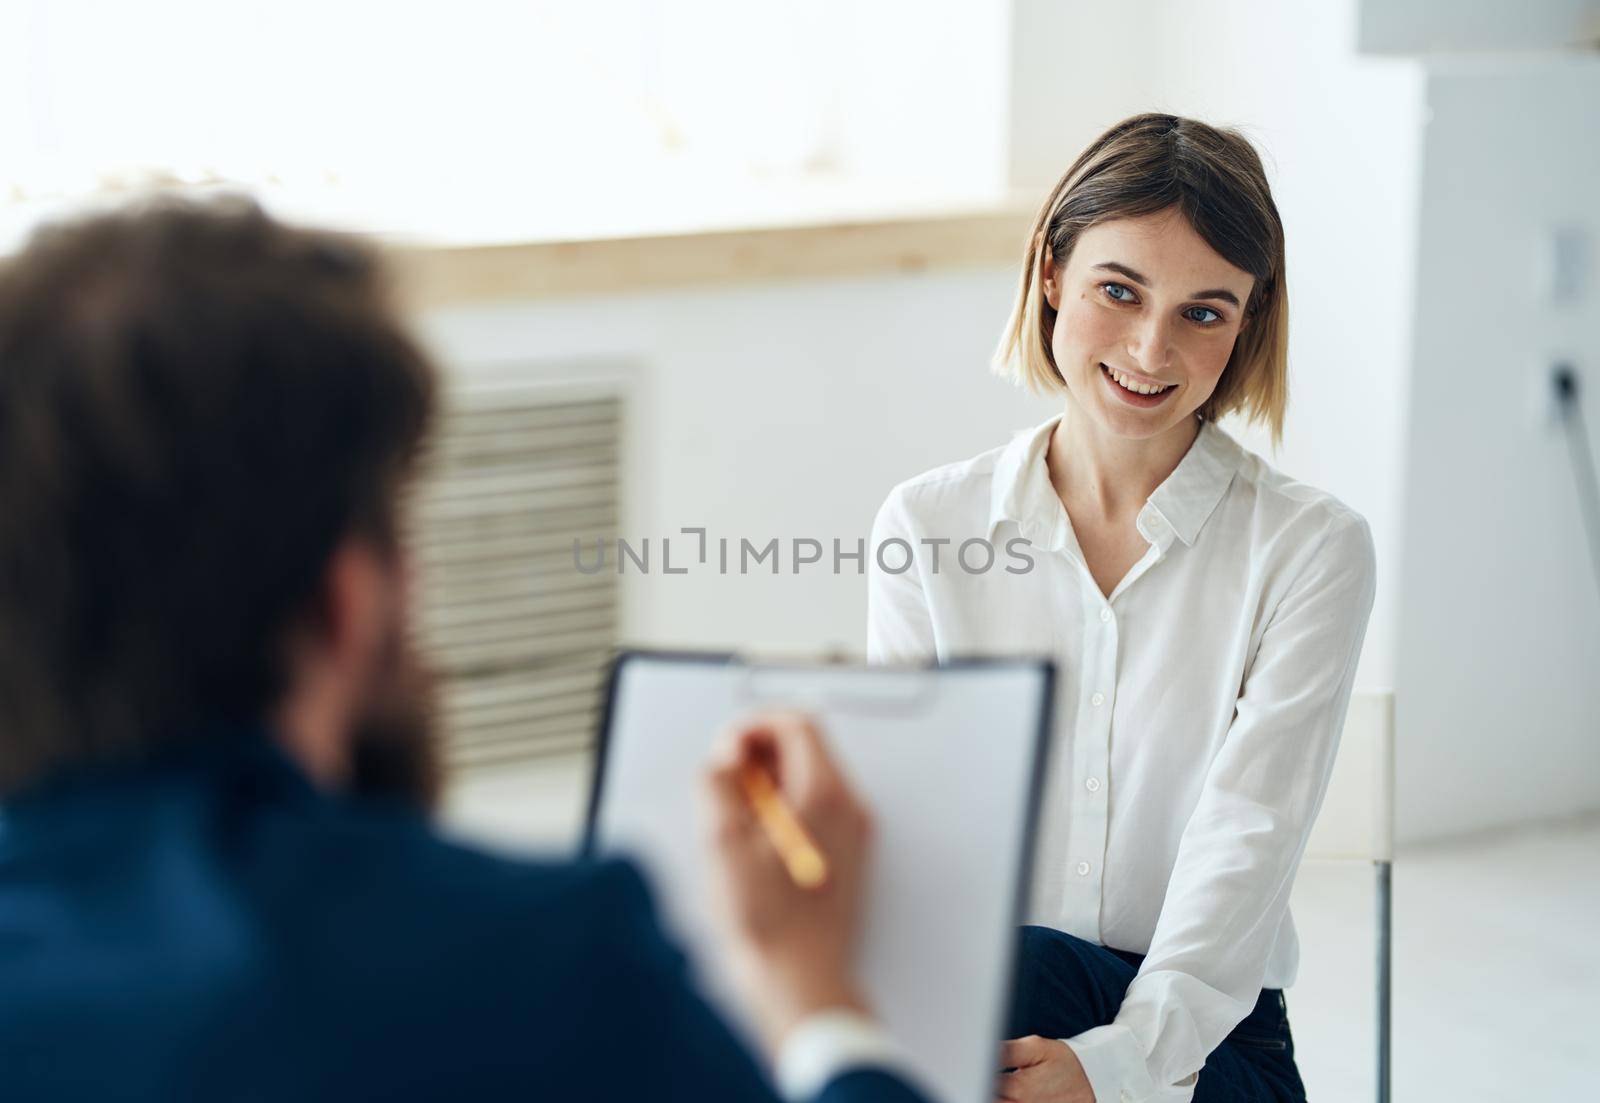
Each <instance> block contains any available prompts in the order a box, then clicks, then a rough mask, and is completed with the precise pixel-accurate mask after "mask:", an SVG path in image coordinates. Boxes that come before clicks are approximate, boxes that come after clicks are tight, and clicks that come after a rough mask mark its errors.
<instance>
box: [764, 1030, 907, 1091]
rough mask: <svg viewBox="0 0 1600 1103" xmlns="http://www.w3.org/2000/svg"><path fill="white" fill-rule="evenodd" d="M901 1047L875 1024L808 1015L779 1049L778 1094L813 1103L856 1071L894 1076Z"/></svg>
mask: <svg viewBox="0 0 1600 1103" xmlns="http://www.w3.org/2000/svg"><path fill="white" fill-rule="evenodd" d="M906 1064H907V1062H906V1059H905V1056H904V1054H903V1053H902V1052H901V1050H900V1048H899V1047H898V1046H896V1045H895V1044H894V1041H893V1040H892V1039H890V1037H889V1035H888V1033H887V1032H886V1031H885V1030H884V1029H883V1027H882V1025H881V1024H879V1023H878V1021H877V1020H875V1019H872V1018H870V1017H868V1016H866V1015H863V1014H861V1013H860V1012H859V1011H849V1010H846V1009H844V1008H835V1009H831V1010H827V1011H818V1012H815V1013H814V1014H811V1015H807V1016H806V1017H805V1018H804V1019H802V1020H800V1023H799V1024H798V1025H797V1026H795V1027H794V1028H793V1029H792V1030H790V1031H789V1034H788V1037H786V1038H784V1040H783V1044H782V1045H781V1046H779V1048H778V1062H777V1067H776V1068H775V1069H774V1070H773V1071H774V1075H775V1078H776V1080H777V1086H778V1093H779V1094H780V1095H782V1096H783V1097H784V1098H785V1099H787V1100H789V1101H790V1103H801V1101H802V1100H808V1099H814V1098H816V1096H818V1095H820V1094H821V1092H822V1089H823V1088H825V1087H827V1086H828V1085H829V1084H830V1083H831V1082H832V1081H833V1080H834V1079H835V1078H837V1077H839V1076H842V1075H843V1074H844V1073H847V1072H853V1071H855V1070H857V1069H881V1070H883V1071H885V1072H895V1073H899V1072H901V1070H903V1069H904V1068H905V1067H906Z"/></svg>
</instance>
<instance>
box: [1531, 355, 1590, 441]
mask: <svg viewBox="0 0 1600 1103" xmlns="http://www.w3.org/2000/svg"><path fill="white" fill-rule="evenodd" d="M1563 373H1565V379H1566V385H1568V386H1570V388H1571V390H1570V400H1571V401H1574V402H1575V401H1577V395H1578V393H1579V390H1580V388H1581V385H1582V378H1581V376H1580V374H1579V372H1578V366H1577V362H1576V361H1575V360H1573V359H1572V358H1571V357H1569V356H1549V357H1546V358H1544V359H1543V360H1540V361H1539V362H1538V363H1537V364H1536V365H1535V366H1534V369H1533V372H1532V375H1533V385H1532V386H1531V387H1530V388H1529V393H1530V399H1531V401H1530V407H1531V412H1532V415H1533V422H1534V424H1535V426H1537V427H1538V428H1540V429H1555V428H1559V427H1560V426H1561V423H1562V421H1563V420H1564V419H1565V418H1566V417H1567V415H1568V412H1569V411H1568V407H1569V403H1568V400H1567V397H1568V396H1566V395H1564V394H1563V383H1562V382H1561V379H1562V375H1563Z"/></svg>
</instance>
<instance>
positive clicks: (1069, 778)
mask: <svg viewBox="0 0 1600 1103" xmlns="http://www.w3.org/2000/svg"><path fill="white" fill-rule="evenodd" d="M1055 427H1056V419H1052V420H1051V421H1049V422H1046V423H1045V424H1043V425H1040V426H1039V427H1038V428H1036V429H1033V430H1028V431H1025V432H1022V433H1019V434H1018V435H1017V436H1016V438H1015V439H1013V440H1012V442H1011V443H1010V444H1008V445H1006V446H1004V447H1002V448H997V449H994V450H993V451H990V452H985V453H984V454H983V455H980V456H978V457H976V458H974V459H971V460H967V461H964V462H961V463H955V464H950V465H948V466H945V467H941V468H937V469H935V470H933V471H930V472H928V473H926V474H924V475H921V476H918V477H917V478H914V479H911V480H910V481H908V482H905V483H902V484H901V485H899V486H897V487H895V488H894V490H893V491H891V492H890V494H889V497H888V500H887V501H886V502H884V504H883V507H882V509H881V510H880V511H879V513H878V517H877V521H876V523H875V525H874V528H873V537H872V548H873V549H874V551H875V552H876V551H877V550H879V549H883V550H882V551H881V554H871V553H869V556H868V561H869V564H870V571H869V574H870V577H869V615H868V635H867V640H868V642H867V650H868V655H869V658H870V659H872V660H873V661H875V662H913V661H922V660H926V659H929V658H933V657H938V658H940V659H946V658H951V657H956V656H962V655H996V654H1000V655H1005V654H1025V655H1046V656H1050V657H1052V658H1053V659H1054V660H1055V661H1056V664H1057V693H1056V699H1057V705H1056V708H1057V713H1056V719H1055V738H1054V742H1053V745H1052V747H1051V753H1050V765H1049V771H1050V774H1049V777H1048V778H1047V779H1046V784H1045V789H1044V792H1045V802H1044V806H1043V809H1042V813H1041V819H1040V824H1039V832H1040V834H1039V837H1038V844H1037V847H1036V853H1037V855H1038V858H1037V864H1036V866H1035V869H1034V879H1033V893H1032V906H1031V914H1030V915H1029V917H1028V921H1029V922H1031V923H1038V924H1042V925H1045V926H1049V927H1054V928H1056V929H1058V930H1064V931H1067V932H1069V933H1071V934H1074V935H1077V936H1079V937H1080V938H1084V939H1088V940H1090V941H1092V942H1096V943H1099V944H1102V945H1106V946H1112V947H1115V948H1117V949H1120V950H1127V951H1132V952H1134V953H1141V954H1145V955H1146V957H1145V960H1144V964H1143V966H1142V967H1141V968H1140V970H1139V973H1138V976H1137V977H1136V978H1135V979H1134V981H1133V983H1132V984H1131V985H1130V986H1129V988H1128V991H1127V994H1126V997H1125V999H1124V1000H1123V1003H1122V1007H1121V1010H1120V1011H1119V1012H1118V1014H1117V1016H1116V1019H1115V1021H1114V1022H1112V1023H1111V1024H1109V1025H1106V1026H1101V1027H1097V1028H1095V1029H1092V1030H1089V1031H1087V1032H1086V1033H1083V1034H1080V1035H1078V1036H1077V1037H1075V1038H1071V1039H1064V1040H1065V1041H1066V1042H1067V1044H1068V1045H1070V1046H1071V1047H1072V1049H1073V1050H1074V1052H1076V1054H1077V1055H1078V1058H1079V1060H1080V1061H1081V1062H1082V1063H1083V1066H1084V1070H1085V1072H1086V1073H1087V1074H1088V1077H1089V1081H1090V1083H1091V1085H1092V1086H1093V1088H1094V1090H1095V1096H1096V1098H1097V1099H1099V1100H1101V1103H1108V1101H1111V1100H1118V1099H1132V1100H1145V1099H1160V1100H1169V1099H1171V1100H1186V1099H1188V1098H1189V1097H1190V1096H1191V1095H1192V1094H1193V1082H1194V1080H1193V1078H1194V1075H1195V1074H1196V1073H1197V1072H1198V1071H1199V1069H1200V1068H1201V1066H1202V1065H1203V1064H1204V1063H1205V1059H1206V1055H1207V1054H1209V1053H1210V1052H1211V1051H1212V1050H1213V1049H1215V1048H1216V1047H1217V1046H1218V1045H1219V1044H1220V1043H1221V1042H1222V1040H1223V1039H1224V1037H1226V1036H1227V1034H1228V1033H1229V1032H1230V1031H1231V1030H1232V1029H1233V1028H1234V1027H1235V1026H1236V1025H1238V1023H1239V1022H1241V1021H1242V1020H1243V1019H1244V1017H1245V1016H1246V1015H1248V1014H1249V1013H1250V1011H1251V1009H1252V1008H1253V1007H1254V1006H1255V1003H1256V1000H1257V998H1258V996H1259V994H1260V991H1261V989H1262V988H1263V987H1269V988H1281V987H1286V986H1287V985H1289V984H1290V983H1291V982H1292V981H1293V980H1294V977H1295V970H1296V965H1297V961H1298V943H1297V941H1296V938H1295V932H1294V925H1293V923H1292V921H1291V919H1290V916H1289V906H1288V904H1289V890H1290V886H1291V883H1292V882H1293V879H1294V875H1295V871H1296V868H1297V867H1298V865H1299V862H1300V856H1301V854H1302V853H1303V852H1304V850H1305V845H1306V839H1307V836H1308V835H1309V833H1310V830H1311V825H1312V821H1313V820H1314V819H1315V818H1316V815H1317V811H1318V809H1319V808H1320V807H1321V804H1322V798H1323V794H1324V793H1325V792H1326V789H1327V784H1328V778H1329V775H1330V772H1331V770H1332V767H1333V760H1334V754H1335V751H1336V749H1337V746H1338V740H1339V733H1340V730H1341V728H1342V726H1343V723H1344V716H1345V710H1346V708H1347V706H1348V704H1349V700H1350V691H1351V686H1352V683H1353V681H1354V678H1355V670H1356V660H1357V658H1358V657H1359V655H1360V651H1361V643H1362V639H1363V637H1364V635H1365V632H1366V625H1367V618H1368V615H1369V614H1370V612H1371V609H1372V601H1373V588H1374V580H1375V564H1374V555H1373V545H1372V537H1371V533H1370V531H1369V530H1368V527H1367V523H1366V521H1365V520H1364V519H1363V518H1362V517H1361V516H1360V515H1359V514H1357V513H1355V512H1353V511H1352V510H1350V509H1349V508H1348V507H1346V506H1345V505H1343V504H1342V503H1340V502H1339V501H1338V500H1336V499H1335V498H1333V497H1332V496H1330V495H1328V494H1325V493H1323V492H1321V491H1318V490H1315V489H1313V488H1311V487H1309V486H1305V485H1303V484H1301V483H1297V482H1294V481H1293V480H1291V479H1289V478H1287V477H1286V476H1284V475H1282V474H1280V473H1279V472H1277V471H1275V470H1273V469H1272V468H1271V467H1269V466H1268V465H1267V464H1266V463H1265V461H1263V460H1262V459H1261V458H1260V457H1258V456H1256V455H1255V454H1253V453H1251V452H1249V451H1247V450H1245V449H1244V448H1242V447H1241V446H1240V445H1239V444H1237V443H1236V442H1235V441H1234V440H1233V439H1232V438H1231V437H1229V436H1228V435H1227V433H1225V432H1224V431H1223V430H1221V429H1219V428H1218V427H1216V426H1215V425H1214V424H1211V423H1204V424H1203V425H1202V427H1201V429H1200V433H1199V435H1198V436H1197V437H1196V439H1195V442H1194V444H1193V446H1192V447H1191V448H1190V449H1189V451H1188V452H1187V453H1186V454H1185V456H1184V458H1183V460H1182V461H1181V462H1180V463H1179V464H1178V466H1177V468H1176V469H1174V471H1173V472H1172V474H1171V475H1170V476H1168V478H1167V479H1166V481H1164V482H1163V483H1162V484H1161V485H1160V486H1159V487H1157V488H1156V490H1155V493H1153V494H1152V495H1151V496H1150V499H1149V501H1148V502H1147V503H1146V504H1145V506H1144V507H1143V509H1141V510H1140V512H1139V515H1138V519H1137V524H1138V529H1139V532H1140V534H1141V535H1142V536H1143V537H1144V538H1145V539H1146V540H1147V541H1149V545H1150V547H1149V550H1148V551H1146V552H1145V554H1144V556H1143V557H1142V558H1141V559H1140V560H1139V561H1138V562H1137V563H1136V564H1135V565H1134V566H1133V568H1132V569H1131V570H1129V571H1128V573H1127V576H1126V577H1124V578H1123V579H1122V580H1121V582H1119V583H1118V584H1117V586H1116V589H1115V590H1114V591H1113V592H1112V594H1111V596H1110V597H1109V598H1107V597H1106V596H1105V595H1104V594H1103V593H1102V592H1101V590H1100V588H1099V586H1098V584H1096V582H1095V580H1094V578H1093V576H1092V575H1091V574H1090V572H1089V569H1088V566H1087V565H1086V563H1085V562H1084V557H1083V553H1082V551H1081V550H1080V548H1079V545H1078V541H1077V538H1076V536H1075V535H1074V534H1073V530H1072V525H1071V523H1070V521H1069V520H1068V517H1067V513H1066V510H1065V509H1064V508H1063V507H1062V505H1061V501H1060V499H1059V498H1058V497H1057V495H1056V493H1055V490H1054V488H1053V487H1052V486H1051V483H1050V477H1049V473H1048V470H1047V468H1046V466H1045V456H1046V451H1047V449H1048V446H1049V442H1050V437H1051V433H1052V431H1053V430H1054V429H1055ZM973 539H979V540H985V539H986V540H988V541H989V544H990V546H991V547H992V548H993V549H994V559H993V563H992V564H991V565H990V567H989V569H988V570H979V568H981V567H983V566H984V564H985V560H986V558H987V557H986V555H985V554H984V551H983V548H982V546H981V545H976V544H974V545H970V546H969V547H968V549H967V553H966V555H965V556H959V555H958V554H957V553H958V552H959V550H960V549H961V547H962V545H963V544H964V543H966V542H968V541H971V540H973ZM896 540H898V541H904V542H905V544H906V545H909V546H910V547H911V548H912V549H913V550H914V551H915V556H914V558H913V561H912V563H911V565H910V567H909V568H908V569H906V570H905V571H903V572H900V573H891V572H893V571H894V570H895V569H896V568H898V567H899V566H900V565H901V564H902V563H904V562H905V561H906V556H905V554H904V551H903V549H902V547H900V546H899V545H890V546H889V547H888V548H886V549H884V548H883V545H884V544H885V542H887V541H896ZM942 541H949V543H948V544H946V543H943V542H942ZM1021 541H1026V542H1027V543H1025V544H1024V543H1021ZM1030 562H1031V566H1030ZM969 568H970V569H969ZM973 737H974V738H975V739H981V738H982V733H981V732H974V733H973Z"/></svg>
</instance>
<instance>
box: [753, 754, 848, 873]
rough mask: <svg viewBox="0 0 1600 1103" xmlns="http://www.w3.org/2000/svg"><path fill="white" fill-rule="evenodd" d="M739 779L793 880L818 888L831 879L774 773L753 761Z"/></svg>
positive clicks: (818, 852)
mask: <svg viewBox="0 0 1600 1103" xmlns="http://www.w3.org/2000/svg"><path fill="white" fill-rule="evenodd" d="M739 780H740V781H741V782H742V783H743V785H744V792H745V796H747V797H748V798H749V799H750V806H751V807H752V808H754V809H755V813H756V819H758V820H760V821H761V826H762V827H763V828H765V829H766V832H767V838H768V839H770V840H772V845H773V847H774V848H775V849H776V850H777V851H778V857H779V858H781V859H782V860H783V864H784V866H785V868H787V869H788V871H789V876H790V877H791V878H793V879H794V883H795V884H797V885H799V886H800V887H801V888H803V889H814V888H817V887H819V886H820V885H821V884H822V883H823V882H824V881H826V880H827V879H828V863H827V861H826V859H824V858H823V857H822V851H820V850H818V849H817V844H816V843H814V842H812V841H811V836H810V835H808V834H806V829H805V828H804V827H802V826H801V824H800V821H799V819H798V818H796V816H795V814H794V811H793V810H792V809H791V808H790V807H789V806H788V804H786V803H784V800H783V797H782V796H780V795H779V793H778V787H777V786H776V785H774V784H773V781H772V775H771V774H769V773H768V772H767V771H766V770H764V769H762V768H761V767H760V766H757V765H755V764H751V765H749V766H746V767H745V768H744V769H743V770H742V771H741V772H740V775H739Z"/></svg>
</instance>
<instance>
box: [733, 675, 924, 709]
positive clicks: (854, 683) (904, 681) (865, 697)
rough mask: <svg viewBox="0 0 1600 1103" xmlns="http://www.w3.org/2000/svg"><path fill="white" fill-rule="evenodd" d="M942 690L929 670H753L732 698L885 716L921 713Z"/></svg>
mask: <svg viewBox="0 0 1600 1103" xmlns="http://www.w3.org/2000/svg"><path fill="white" fill-rule="evenodd" d="M938 690H939V679H938V672H937V671H936V670H932V669H927V668H919V667H867V666H860V665H845V664H840V663H821V664H813V663H806V664H781V665H780V664H749V665H746V666H745V667H744V669H743V671H742V672H741V677H740V678H739V681H738V683H737V685H736V686H735V688H734V695H735V697H736V699H738V700H739V701H740V702H741V703H742V704H745V705H750V706H756V705H759V706H761V707H766V708H771V707H774V706H782V707H788V708H798V709H812V710H818V711H822V710H826V711H829V712H852V713H871V714H874V715H880V716H881V715H903V714H905V713H912V712H920V711H922V710H923V709H925V708H927V707H928V706H929V705H930V704H931V703H932V701H933V699H934V697H935V696H936V695H937V693H938Z"/></svg>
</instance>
